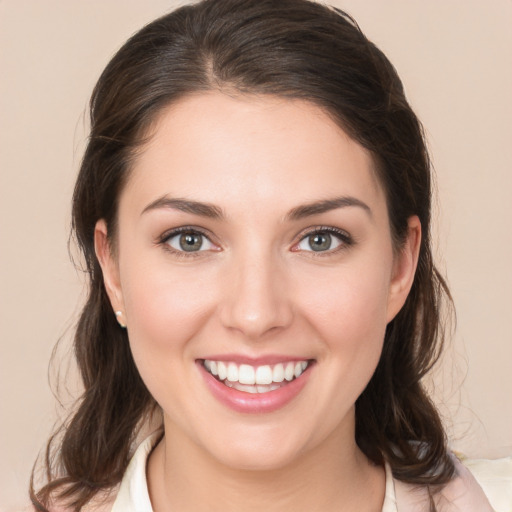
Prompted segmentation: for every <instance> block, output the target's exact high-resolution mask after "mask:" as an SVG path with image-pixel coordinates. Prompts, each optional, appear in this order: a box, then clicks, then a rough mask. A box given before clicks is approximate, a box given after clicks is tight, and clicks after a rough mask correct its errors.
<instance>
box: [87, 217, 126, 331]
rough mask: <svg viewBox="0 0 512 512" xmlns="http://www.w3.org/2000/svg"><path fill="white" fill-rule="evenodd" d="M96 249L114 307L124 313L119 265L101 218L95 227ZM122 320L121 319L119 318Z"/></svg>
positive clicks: (105, 224) (105, 225)
mask: <svg viewBox="0 0 512 512" xmlns="http://www.w3.org/2000/svg"><path fill="white" fill-rule="evenodd" d="M94 249H95V251H96V257H97V258H98V261H99V263H100V266H101V270H102V272H103V281H104V283H105V289H106V291H107V295H108V297H109V299H110V303H111V304H112V308H113V309H114V311H115V312H116V315H117V312H118V311H121V312H122V314H123V315H124V302H123V294H122V290H121V284H120V279H119V265H118V261H117V258H116V257H115V255H114V254H113V252H112V247H111V244H110V242H109V240H108V230H107V223H106V222H105V221H104V220H103V219H100V220H99V221H98V222H97V223H96V226H95V228H94ZM118 320H119V321H120V320H121V319H120V318H118Z"/></svg>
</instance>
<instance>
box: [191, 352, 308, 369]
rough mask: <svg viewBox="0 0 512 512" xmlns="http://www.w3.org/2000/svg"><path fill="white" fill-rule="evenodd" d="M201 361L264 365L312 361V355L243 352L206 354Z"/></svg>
mask: <svg viewBox="0 0 512 512" xmlns="http://www.w3.org/2000/svg"><path fill="white" fill-rule="evenodd" d="M199 360H200V361H204V360H209V361H228V362H231V363H236V364H239V365H240V364H248V365H250V366H264V365H273V364H279V363H288V362H293V361H310V360H312V359H311V358H310V357H304V356H299V355H293V356H292V355H280V354H268V355H263V356H258V357H250V356H246V355H243V354H212V355H208V356H205V357H203V358H201V359H199Z"/></svg>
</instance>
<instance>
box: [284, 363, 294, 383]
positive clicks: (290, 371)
mask: <svg viewBox="0 0 512 512" xmlns="http://www.w3.org/2000/svg"><path fill="white" fill-rule="evenodd" d="M294 374H295V365H294V364H293V363H288V364H287V365H286V366H285V368H284V378H285V379H286V380H292V379H293V377H294V376H295V375H294Z"/></svg>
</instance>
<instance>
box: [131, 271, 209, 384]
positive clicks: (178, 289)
mask: <svg viewBox="0 0 512 512" xmlns="http://www.w3.org/2000/svg"><path fill="white" fill-rule="evenodd" d="M127 263H128V262H127ZM139 269H141V270H139ZM127 270H128V271H127V272H125V273H124V274H123V273H122V274H121V281H122V289H123V299H124V305H125V309H126V317H127V320H128V332H129V338H130V344H131V347H132V352H133V355H134V358H135V361H136V363H137V366H138V368H139V371H140V373H141V375H142V377H143V378H144V379H145V377H146V375H148V374H150V375H151V374H153V375H155V378H156V377H157V375H158V374H165V373H166V372H168V371H176V372H180V371H182V370H181V368H182V366H181V363H182V361H183V360H184V358H187V357H190V350H192V349H193V344H190V343H189V342H190V340H191V339H193V338H194V335H195V334H196V333H197V332H198V331H199V330H200V329H201V328H202V326H203V325H204V323H205V322H206V321H207V319H208V317H209V314H210V312H211V310H212V308H213V307H214V302H215V301H214V298H213V296H212V290H213V288H210V289H207V288H205V285H204V283H207V282H208V280H207V278H206V276H198V275H197V272H196V273H195V274H193V275H192V274H191V273H190V272H188V271H187V270H186V269H176V268H170V266H165V265H161V264H157V265H156V264H155V265H144V266H142V265H140V266H139V265H133V266H132V268H131V270H130V269H127ZM189 274H190V275H189ZM123 276H126V279H125V280H123ZM169 355H170V356H171V357H169ZM163 361H165V365H162V364H161V363H162V362H163ZM163 376H165V375H160V377H163Z"/></svg>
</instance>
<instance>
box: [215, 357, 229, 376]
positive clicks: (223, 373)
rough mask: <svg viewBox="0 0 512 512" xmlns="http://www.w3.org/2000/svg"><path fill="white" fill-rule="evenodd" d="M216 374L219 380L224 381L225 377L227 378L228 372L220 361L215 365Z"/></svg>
mask: <svg viewBox="0 0 512 512" xmlns="http://www.w3.org/2000/svg"><path fill="white" fill-rule="evenodd" d="M217 372H218V376H219V380H226V377H227V376H228V370H227V368H226V365H225V364H224V363H223V362H222V361H219V362H218V363H217Z"/></svg>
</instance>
